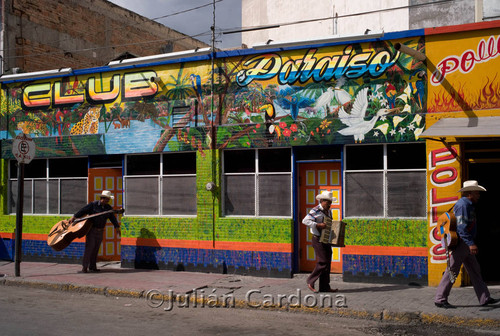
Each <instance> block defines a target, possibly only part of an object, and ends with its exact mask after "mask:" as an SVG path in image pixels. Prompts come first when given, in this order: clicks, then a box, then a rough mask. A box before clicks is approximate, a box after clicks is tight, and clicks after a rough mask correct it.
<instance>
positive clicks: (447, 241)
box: [438, 209, 458, 283]
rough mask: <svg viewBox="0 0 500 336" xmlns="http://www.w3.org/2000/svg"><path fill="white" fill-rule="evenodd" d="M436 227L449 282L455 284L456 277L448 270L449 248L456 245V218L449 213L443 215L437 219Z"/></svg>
mask: <svg viewBox="0 0 500 336" xmlns="http://www.w3.org/2000/svg"><path fill="white" fill-rule="evenodd" d="M450 210H451V209H450ZM438 227H439V232H440V233H441V246H443V247H444V249H445V251H446V267H447V268H448V274H449V277H450V282H451V283H455V280H457V275H456V274H455V273H454V272H452V270H451V269H450V247H454V246H456V245H457V244H458V235H457V217H455V214H454V213H453V212H450V211H447V212H445V213H443V214H442V215H441V216H439V218H438Z"/></svg>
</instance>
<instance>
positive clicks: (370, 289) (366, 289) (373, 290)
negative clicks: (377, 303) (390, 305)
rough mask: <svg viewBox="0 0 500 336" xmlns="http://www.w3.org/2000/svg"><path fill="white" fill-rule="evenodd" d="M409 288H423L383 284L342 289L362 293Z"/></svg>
mask: <svg viewBox="0 0 500 336" xmlns="http://www.w3.org/2000/svg"><path fill="white" fill-rule="evenodd" d="M409 288H414V289H421V288H423V287H421V286H405V285H393V286H382V287H363V288H352V289H340V292H342V293H362V292H391V291H399V290H407V289H409Z"/></svg>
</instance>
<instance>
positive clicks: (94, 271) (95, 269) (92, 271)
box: [89, 268, 101, 273]
mask: <svg viewBox="0 0 500 336" xmlns="http://www.w3.org/2000/svg"><path fill="white" fill-rule="evenodd" d="M100 271H101V270H99V269H97V268H90V269H89V272H90V273H97V272H100Z"/></svg>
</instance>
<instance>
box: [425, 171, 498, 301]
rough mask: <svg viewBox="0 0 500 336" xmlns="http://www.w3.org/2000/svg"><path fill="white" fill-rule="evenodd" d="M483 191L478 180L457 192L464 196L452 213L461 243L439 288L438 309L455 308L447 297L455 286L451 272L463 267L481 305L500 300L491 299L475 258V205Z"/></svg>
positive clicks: (436, 298) (457, 271) (454, 250)
mask: <svg viewBox="0 0 500 336" xmlns="http://www.w3.org/2000/svg"><path fill="white" fill-rule="evenodd" d="M481 191H486V189H485V188H484V187H482V186H480V185H478V183H477V181H465V182H464V184H463V188H462V189H460V190H459V191H458V192H461V193H462V198H461V199H459V200H458V202H457V203H456V204H455V206H454V207H453V212H454V213H455V217H456V218H457V235H458V244H457V246H456V247H455V248H453V249H452V250H451V255H450V269H446V271H445V272H444V274H443V278H442V279H441V282H440V283H439V286H438V288H437V292H436V297H435V299H434V304H435V305H436V307H439V308H445V309H448V308H455V306H453V305H451V304H449V303H448V296H449V294H450V291H451V288H452V286H453V284H452V283H451V280H450V277H449V272H450V271H451V272H453V274H458V273H459V272H460V267H461V266H462V264H463V265H464V267H465V270H466V271H467V273H468V274H469V277H470V279H471V282H472V286H473V287H474V290H475V292H476V296H477V299H478V300H479V304H481V305H482V306H484V305H488V304H494V303H497V302H499V301H500V299H493V298H492V297H491V296H490V292H489V290H488V287H487V286H486V284H485V283H484V281H483V278H482V277H481V270H480V268H479V263H478V262H477V259H476V254H477V253H478V247H477V245H476V243H475V239H476V232H477V223H476V212H475V207H474V205H475V204H476V203H477V202H478V201H479V198H480V192H481Z"/></svg>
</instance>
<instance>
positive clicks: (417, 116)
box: [412, 114, 422, 126]
mask: <svg viewBox="0 0 500 336" xmlns="http://www.w3.org/2000/svg"><path fill="white" fill-rule="evenodd" d="M421 121H422V117H421V116H420V114H416V115H415V118H413V121H412V122H414V123H415V124H416V125H417V126H420V122H421Z"/></svg>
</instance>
